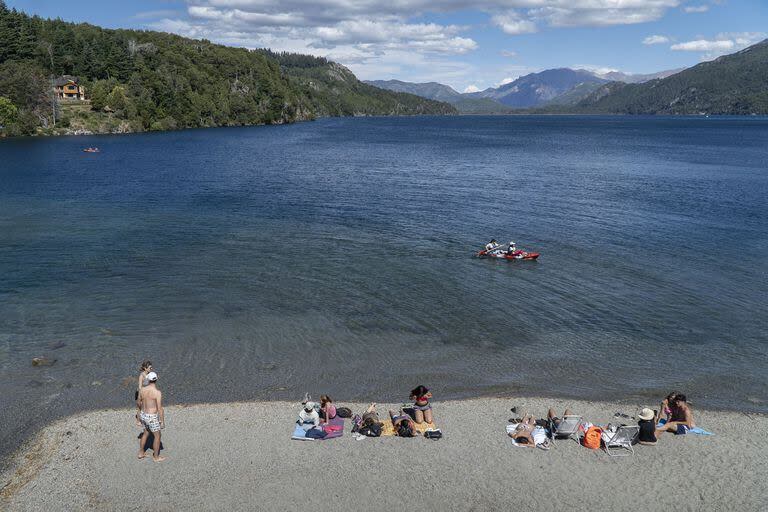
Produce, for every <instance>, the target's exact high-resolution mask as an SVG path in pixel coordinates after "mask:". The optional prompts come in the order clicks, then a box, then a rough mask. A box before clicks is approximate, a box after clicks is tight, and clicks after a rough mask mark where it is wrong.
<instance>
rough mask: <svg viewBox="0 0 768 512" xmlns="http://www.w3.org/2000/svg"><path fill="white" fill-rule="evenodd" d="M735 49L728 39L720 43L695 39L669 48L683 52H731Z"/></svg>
mask: <svg viewBox="0 0 768 512" xmlns="http://www.w3.org/2000/svg"><path fill="white" fill-rule="evenodd" d="M735 47H736V44H735V43H734V42H733V41H731V40H730V39H723V40H720V41H708V40H706V39H696V40H695V41H686V42H684V43H677V44H673V45H672V46H670V48H671V49H672V50H677V51H683V52H711V51H725V50H732V49H733V48H735Z"/></svg>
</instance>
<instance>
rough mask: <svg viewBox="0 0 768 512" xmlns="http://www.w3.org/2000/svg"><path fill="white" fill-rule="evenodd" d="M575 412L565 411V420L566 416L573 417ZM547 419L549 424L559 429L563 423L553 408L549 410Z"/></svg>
mask: <svg viewBox="0 0 768 512" xmlns="http://www.w3.org/2000/svg"><path fill="white" fill-rule="evenodd" d="M572 415H573V412H571V410H570V409H566V410H565V411H563V418H565V417H566V416H572ZM547 419H548V420H549V422H550V423H551V424H552V425H554V426H555V428H557V427H558V426H559V425H560V422H561V421H563V420H562V419H561V418H558V417H557V414H555V410H554V409H552V408H551V407H550V408H549V411H547Z"/></svg>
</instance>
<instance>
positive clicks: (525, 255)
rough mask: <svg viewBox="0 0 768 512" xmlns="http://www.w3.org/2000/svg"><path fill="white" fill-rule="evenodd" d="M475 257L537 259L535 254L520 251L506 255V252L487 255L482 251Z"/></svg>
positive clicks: (486, 252)
mask: <svg viewBox="0 0 768 512" xmlns="http://www.w3.org/2000/svg"><path fill="white" fill-rule="evenodd" d="M475 256H477V257H478V258H496V259H499V260H527V261H531V260H535V259H536V258H538V257H539V253H537V252H525V251H521V250H517V251H514V252H513V253H512V254H507V253H506V252H499V253H493V252H492V253H488V251H486V250H482V251H480V252H478V253H477V254H476V255H475Z"/></svg>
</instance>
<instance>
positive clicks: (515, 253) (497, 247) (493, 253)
mask: <svg viewBox="0 0 768 512" xmlns="http://www.w3.org/2000/svg"><path fill="white" fill-rule="evenodd" d="M475 256H476V257H477V258H496V259H501V260H527V261H531V260H535V259H537V258H538V257H539V253H537V252H526V251H523V250H520V249H518V248H517V246H516V245H515V242H509V244H507V245H506V247H504V246H502V245H501V244H499V243H498V242H497V241H496V240H495V239H493V240H491V241H490V242H488V244H486V246H485V249H483V250H481V251H478V252H477V253H475Z"/></svg>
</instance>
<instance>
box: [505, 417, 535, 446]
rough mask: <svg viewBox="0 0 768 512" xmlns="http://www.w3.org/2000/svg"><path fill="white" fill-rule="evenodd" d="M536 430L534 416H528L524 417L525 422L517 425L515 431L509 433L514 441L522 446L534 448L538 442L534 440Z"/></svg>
mask: <svg viewBox="0 0 768 512" xmlns="http://www.w3.org/2000/svg"><path fill="white" fill-rule="evenodd" d="M534 428H536V420H534V419H533V415H532V414H526V415H525V416H524V417H523V421H521V422H520V423H518V424H517V427H516V428H515V430H513V431H512V432H510V433H509V437H511V438H512V439H514V440H515V442H516V443H517V444H518V445H520V446H528V447H529V448H533V447H535V446H536V442H535V441H534V439H533V429H534Z"/></svg>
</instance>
